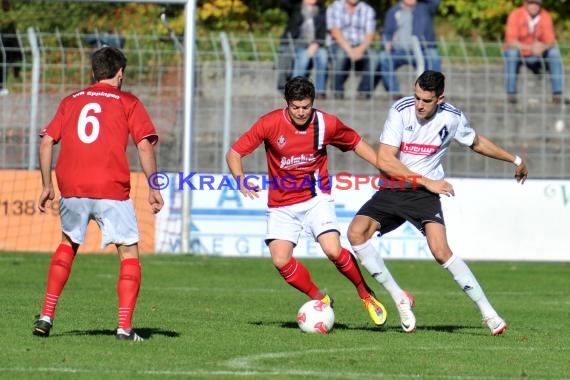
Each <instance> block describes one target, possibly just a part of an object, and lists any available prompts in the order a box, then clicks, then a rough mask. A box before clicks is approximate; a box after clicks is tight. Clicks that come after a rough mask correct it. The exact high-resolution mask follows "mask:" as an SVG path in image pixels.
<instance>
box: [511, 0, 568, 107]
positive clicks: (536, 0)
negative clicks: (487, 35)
mask: <svg viewBox="0 0 570 380" xmlns="http://www.w3.org/2000/svg"><path fill="white" fill-rule="evenodd" d="M503 56H504V58H505V87H506V90H507V99H508V102H509V103H516V102H517V96H516V95H517V75H518V72H519V69H520V66H521V65H522V64H523V63H524V64H525V66H527V67H528V68H529V69H531V70H532V72H533V73H535V74H539V73H540V72H541V71H542V68H543V67H544V68H545V69H546V70H548V72H549V73H550V79H551V83H552V101H553V103H554V104H560V103H561V102H562V101H563V98H562V89H563V87H564V84H563V76H562V71H563V69H562V58H561V56H560V50H559V49H558V47H557V45H556V33H555V31H554V24H553V22H552V17H551V16H550V13H548V12H547V11H546V10H545V9H543V8H542V0H525V1H524V4H523V5H522V6H520V7H518V8H516V9H515V10H513V11H512V12H511V13H510V14H509V17H508V18H507V25H506V30H505V43H504V51H503ZM564 102H565V103H568V101H567V100H564Z"/></svg>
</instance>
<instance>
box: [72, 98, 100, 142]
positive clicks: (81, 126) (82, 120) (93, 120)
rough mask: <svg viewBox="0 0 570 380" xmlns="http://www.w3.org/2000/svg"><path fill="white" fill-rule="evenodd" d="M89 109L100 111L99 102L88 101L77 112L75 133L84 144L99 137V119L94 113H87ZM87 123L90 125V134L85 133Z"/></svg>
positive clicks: (95, 111)
mask: <svg viewBox="0 0 570 380" xmlns="http://www.w3.org/2000/svg"><path fill="white" fill-rule="evenodd" d="M90 111H93V112H94V113H101V106H100V105H99V103H88V104H86V105H85V106H84V107H83V109H82V110H81V113H80V114H79V120H77V134H78V136H79V140H81V141H83V142H84V143H85V144H91V143H92V142H93V141H95V140H97V137H99V119H97V117H96V116H95V115H88V113H89V112H90ZM89 124H91V127H92V129H91V134H90V135H88V134H87V125H89Z"/></svg>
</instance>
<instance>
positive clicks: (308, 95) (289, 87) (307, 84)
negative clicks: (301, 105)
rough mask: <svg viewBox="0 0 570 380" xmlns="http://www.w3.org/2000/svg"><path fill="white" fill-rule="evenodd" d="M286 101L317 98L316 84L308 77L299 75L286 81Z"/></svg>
mask: <svg viewBox="0 0 570 380" xmlns="http://www.w3.org/2000/svg"><path fill="white" fill-rule="evenodd" d="M284 95H285V101H286V102H287V103H289V102H290V101H292V100H305V99H311V101H314V100H315V86H314V85H313V83H312V82H311V81H310V80H308V79H307V78H306V77H303V76H298V77H295V78H293V79H290V80H289V81H288V82H287V83H285V91H284Z"/></svg>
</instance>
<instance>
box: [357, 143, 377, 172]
mask: <svg viewBox="0 0 570 380" xmlns="http://www.w3.org/2000/svg"><path fill="white" fill-rule="evenodd" d="M354 153H356V155H357V156H358V157H360V158H362V159H363V160H364V161H367V162H369V163H370V165H372V166H374V167H375V168H377V166H376V152H374V149H373V148H372V147H371V146H370V145H368V143H367V142H366V141H364V140H360V142H359V143H358V145H356V148H354Z"/></svg>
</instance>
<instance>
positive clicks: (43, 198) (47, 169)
mask: <svg viewBox="0 0 570 380" xmlns="http://www.w3.org/2000/svg"><path fill="white" fill-rule="evenodd" d="M53 145H54V140H53V138H51V136H49V135H45V136H44V137H42V141H41V143H40V172H41V175H42V192H41V193H40V198H39V200H38V209H39V210H40V211H41V212H46V207H49V206H50V204H51V201H53V199H54V198H55V193H54V190H53V182H52V180H51V164H52V157H53V152H52V149H53Z"/></svg>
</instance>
